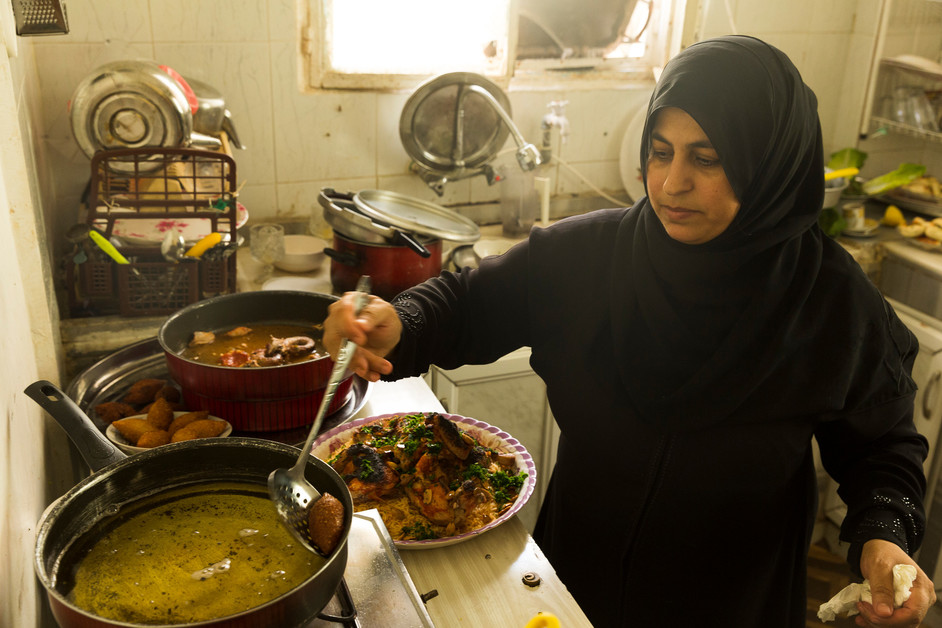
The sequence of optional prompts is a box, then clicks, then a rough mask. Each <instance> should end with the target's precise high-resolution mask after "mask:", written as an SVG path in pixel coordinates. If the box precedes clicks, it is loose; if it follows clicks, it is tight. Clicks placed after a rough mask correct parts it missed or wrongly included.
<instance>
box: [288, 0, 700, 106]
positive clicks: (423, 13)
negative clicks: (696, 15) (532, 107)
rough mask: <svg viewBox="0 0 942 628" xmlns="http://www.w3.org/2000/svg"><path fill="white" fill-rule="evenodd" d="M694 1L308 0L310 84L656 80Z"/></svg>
mask: <svg viewBox="0 0 942 628" xmlns="http://www.w3.org/2000/svg"><path fill="white" fill-rule="evenodd" d="M686 6H687V3H686V1H685V0H555V1H552V2H548V1H547V0H474V1H473V2H459V1H455V0H399V1H398V2H389V0H308V2H307V4H306V9H307V15H306V16H305V17H304V23H303V26H302V43H303V46H302V52H303V55H304V58H305V62H306V63H305V66H306V67H305V70H306V78H307V82H308V87H310V88H314V89H397V88H410V87H414V86H415V85H416V83H418V82H421V81H422V80H425V79H426V78H428V77H429V76H434V75H436V74H441V73H444V72H451V71H459V70H460V71H466V72H476V73H479V74H483V75H485V76H488V77H489V78H491V79H492V80H494V81H495V82H498V83H500V84H503V85H507V84H509V83H510V82H511V81H512V82H513V83H514V84H515V85H524V84H526V85H558V84H560V83H562V84H565V85H567V86H572V84H573V83H580V82H581V83H585V84H591V85H597V84H598V82H599V81H612V80H616V81H618V82H620V83H622V84H624V82H625V81H626V80H633V79H634V80H650V78H651V76H652V72H656V71H657V69H658V68H659V67H661V66H663V64H664V63H666V61H667V59H668V58H669V57H670V56H671V54H672V53H673V52H676V49H678V48H679V40H680V32H679V29H680V27H681V26H682V24H683V19H682V16H683V12H684V11H685V10H686Z"/></svg>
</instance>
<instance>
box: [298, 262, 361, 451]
mask: <svg viewBox="0 0 942 628" xmlns="http://www.w3.org/2000/svg"><path fill="white" fill-rule="evenodd" d="M371 287H372V285H371V283H370V276H369V275H363V276H361V277H360V279H359V281H357V287H356V292H357V297H356V301H355V302H354V304H353V313H354V315H358V314H359V313H360V312H361V311H362V310H363V307H364V306H365V305H366V302H367V301H368V300H369V298H370V289H371ZM356 350H357V346H356V344H354V343H353V342H350V339H349V338H345V339H344V341H343V342H342V343H341V345H340V351H339V352H338V355H337V361H336V362H334V369H333V371H331V373H330V380H329V381H328V382H327V388H326V389H325V390H324V398H323V399H321V405H320V407H319V408H318V409H317V416H316V417H315V418H314V425H312V426H311V431H310V433H309V434H308V435H307V440H306V441H304V447H302V448H301V455H300V456H299V457H298V462H297V464H295V467H296V468H303V467H304V465H306V464H307V457H308V456H309V455H310V454H311V445H313V444H314V439H315V438H316V437H317V433H318V432H319V431H320V429H321V424H322V423H323V422H324V415H326V414H327V407H328V406H329V405H330V402H331V401H332V400H333V398H334V393H335V392H337V387H338V386H339V385H340V382H341V380H343V376H344V373H346V372H347V366H348V365H349V364H350V360H351V359H352V358H353V354H354V353H356Z"/></svg>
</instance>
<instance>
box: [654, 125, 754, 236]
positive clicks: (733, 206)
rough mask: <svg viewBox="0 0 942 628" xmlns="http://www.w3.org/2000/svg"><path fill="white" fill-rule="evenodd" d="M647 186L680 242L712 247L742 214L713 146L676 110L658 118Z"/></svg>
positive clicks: (664, 221)
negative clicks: (716, 238) (712, 241)
mask: <svg viewBox="0 0 942 628" xmlns="http://www.w3.org/2000/svg"><path fill="white" fill-rule="evenodd" d="M647 185H648V199H649V200H650V201H651V206H652V207H653V208H654V213H655V214H657V217H658V218H659V219H660V221H661V224H663V225H664V229H666V230H667V234H668V235H669V236H670V237H671V238H673V239H675V240H677V241H678V242H684V243H686V244H703V243H704V242H709V241H710V240H712V239H713V238H715V237H716V236H718V235H720V234H721V233H723V231H725V230H726V227H728V226H729V224H730V223H731V222H732V221H733V218H735V217H736V212H738V211H739V200H738V199H737V198H736V195H735V194H734V193H733V188H732V186H730V184H729V180H728V179H727V178H726V172H725V171H724V170H723V166H722V165H721V164H720V159H719V156H718V155H717V154H716V151H715V150H714V149H713V144H711V143H710V140H709V138H707V136H706V133H704V132H703V129H701V128H700V125H699V124H697V123H696V121H695V120H694V119H693V118H691V117H690V116H689V115H688V114H687V113H686V112H685V111H683V110H682V109H677V108H676V107H668V108H665V109H662V110H660V111H659V112H657V114H656V118H655V120H654V129H653V131H652V133H651V149H650V152H649V155H648V162H647Z"/></svg>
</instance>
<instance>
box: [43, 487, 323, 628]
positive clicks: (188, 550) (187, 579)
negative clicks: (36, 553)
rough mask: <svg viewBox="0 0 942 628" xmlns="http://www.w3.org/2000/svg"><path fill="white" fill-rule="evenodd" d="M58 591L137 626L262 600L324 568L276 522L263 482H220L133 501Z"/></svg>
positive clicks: (96, 534) (74, 559)
mask: <svg viewBox="0 0 942 628" xmlns="http://www.w3.org/2000/svg"><path fill="white" fill-rule="evenodd" d="M83 539H87V540H85V541H84V543H83V544H82V546H81V547H77V548H75V549H74V550H73V551H70V552H69V555H67V556H66V557H65V558H64V562H63V564H64V565H67V566H64V567H63V568H60V569H59V573H60V574H63V573H69V574H70V575H71V578H70V580H71V581H70V582H63V581H61V580H60V582H59V583H58V585H57V588H58V589H59V590H60V591H62V592H63V593H67V595H68V597H69V599H70V600H71V601H72V602H73V603H74V604H75V605H76V606H78V607H80V608H83V609H85V610H87V611H89V612H92V613H94V614H96V615H99V616H101V617H104V618H107V619H113V620H117V621H125V622H132V623H141V624H177V623H191V622H198V621H203V620H207V619H214V618H219V617H225V616H228V615H232V614H234V613H239V612H242V611H245V610H248V609H250V608H253V607H256V606H259V605H261V604H264V603H266V602H268V601H269V600H272V599H274V598H276V597H278V596H280V595H282V594H284V593H287V592H288V591H290V590H292V589H294V588H295V587H297V586H298V585H300V584H301V583H303V582H304V581H306V580H307V579H309V578H311V577H312V576H313V575H314V574H315V573H317V571H319V570H320V569H321V567H322V566H323V565H324V559H323V558H321V557H319V556H317V555H315V554H313V553H311V552H309V551H307V550H306V549H305V548H304V547H303V546H301V545H300V544H299V543H297V542H296V541H295V540H294V538H293V537H292V536H291V534H290V533H289V532H288V531H287V529H286V528H285V527H284V526H283V525H282V524H281V523H280V522H279V520H278V516H277V514H276V512H275V508H274V506H273V505H272V502H271V500H270V499H269V497H268V493H267V490H266V488H265V487H264V486H262V485H253V484H244V483H230V482H214V483H209V484H196V485H193V486H190V487H187V488H181V489H174V490H172V491H167V492H163V493H160V494H159V495H157V496H155V497H153V498H150V499H145V500H140V502H135V503H134V504H133V512H129V513H127V514H123V515H118V516H115V517H112V518H110V519H107V520H105V521H103V522H102V523H100V524H99V525H98V526H96V528H95V529H93V530H92V531H91V532H90V533H89V534H86V535H84V537H83Z"/></svg>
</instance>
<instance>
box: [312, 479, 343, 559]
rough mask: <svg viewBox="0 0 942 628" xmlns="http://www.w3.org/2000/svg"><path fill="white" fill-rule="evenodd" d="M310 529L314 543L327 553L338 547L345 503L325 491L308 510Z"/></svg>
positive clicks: (341, 532) (341, 533)
mask: <svg viewBox="0 0 942 628" xmlns="http://www.w3.org/2000/svg"><path fill="white" fill-rule="evenodd" d="M307 521H308V529H309V531H310V533H311V540H312V541H313V542H314V545H315V546H316V547H317V548H319V549H320V550H321V551H322V552H324V553H325V554H330V553H331V552H332V551H334V548H335V547H337V543H338V542H339V541H340V537H341V536H342V535H343V504H342V503H341V502H340V500H339V499H337V498H336V497H334V496H333V495H331V494H330V493H324V494H323V495H321V498H320V499H318V500H317V501H316V502H314V505H313V506H311V510H310V511H309V512H308V519H307Z"/></svg>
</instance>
